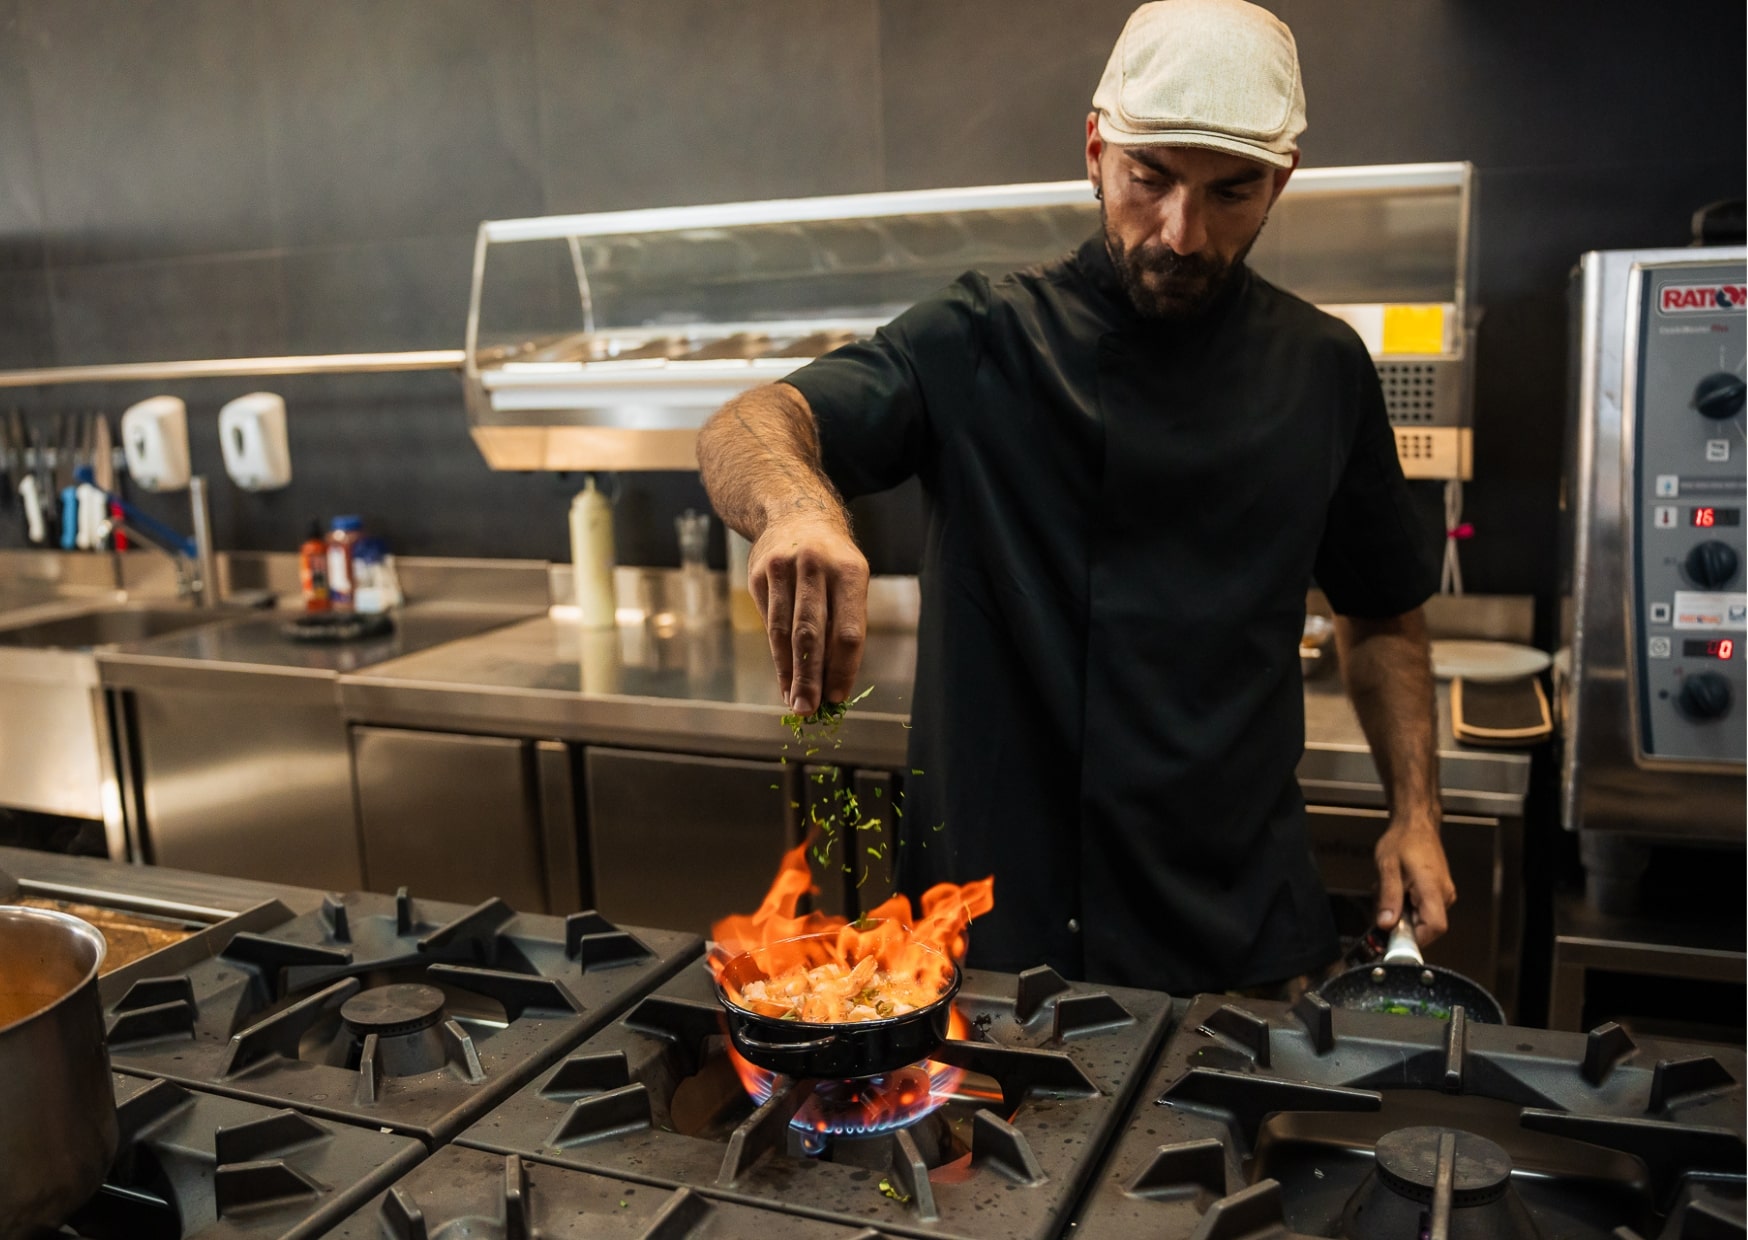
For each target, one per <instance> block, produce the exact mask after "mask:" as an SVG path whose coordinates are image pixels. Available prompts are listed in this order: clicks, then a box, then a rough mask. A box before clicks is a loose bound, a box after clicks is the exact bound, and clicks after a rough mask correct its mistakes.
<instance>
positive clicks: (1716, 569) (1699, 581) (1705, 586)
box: [1686, 538, 1737, 590]
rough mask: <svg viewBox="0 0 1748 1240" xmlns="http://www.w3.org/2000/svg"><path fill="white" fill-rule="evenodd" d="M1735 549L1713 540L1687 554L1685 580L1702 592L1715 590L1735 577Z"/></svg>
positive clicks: (1703, 543) (1708, 540)
mask: <svg viewBox="0 0 1748 1240" xmlns="http://www.w3.org/2000/svg"><path fill="white" fill-rule="evenodd" d="M1736 567H1737V560H1736V549H1735V548H1734V547H1732V546H1730V544H1729V543H1723V542H1719V541H1718V540H1717V539H1715V538H1711V539H1707V540H1706V541H1705V542H1702V543H1700V544H1699V546H1697V547H1695V548H1694V549H1693V550H1692V551H1689V552H1688V553H1687V564H1686V568H1687V579H1688V580H1689V581H1691V582H1693V584H1694V585H1696V586H1698V587H1700V588H1701V589H1702V590H1716V589H1719V588H1721V587H1723V586H1727V585H1729V584H1730V581H1731V579H1732V578H1734V577H1735V576H1736Z"/></svg>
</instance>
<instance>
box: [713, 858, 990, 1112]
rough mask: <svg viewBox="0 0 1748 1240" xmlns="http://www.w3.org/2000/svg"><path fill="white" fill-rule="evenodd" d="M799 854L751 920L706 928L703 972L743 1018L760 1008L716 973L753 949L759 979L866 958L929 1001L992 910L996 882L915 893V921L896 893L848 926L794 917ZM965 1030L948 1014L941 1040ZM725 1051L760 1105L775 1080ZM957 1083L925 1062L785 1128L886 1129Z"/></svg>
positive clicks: (832, 1099)
mask: <svg viewBox="0 0 1748 1240" xmlns="http://www.w3.org/2000/svg"><path fill="white" fill-rule="evenodd" d="M807 849H808V845H807V844H806V843H803V844H801V845H799V846H798V847H796V848H793V849H791V850H789V851H788V852H787V853H785V854H783V861H782V863H781V865H780V866H779V867H778V869H777V877H776V880H775V881H774V882H773V883H772V884H771V889H770V890H769V891H768V892H766V893H765V898H764V900H763V901H762V902H761V903H760V905H759V907H758V910H757V911H756V912H754V913H751V914H734V915H731V916H728V917H725V918H723V919H722V920H721V921H718V922H717V923H716V924H715V925H714V926H712V927H711V934H712V937H713V938H714V939H715V946H714V947H713V948H712V949H711V953H710V957H709V964H710V970H711V972H712V974H714V975H715V976H716V977H717V979H718V980H720V981H722V983H723V989H724V990H725V991H726V992H728V994H729V997H730V998H732V999H733V1000H734V1001H735V1002H736V1003H739V1004H741V1005H742V1006H744V1007H747V1008H749V1010H754V1011H757V1010H759V1008H760V1005H759V1003H758V1002H757V1001H751V1002H749V1001H747V1000H745V999H743V998H742V996H741V994H740V992H739V989H738V987H737V986H736V985H735V984H734V981H733V979H732V978H728V979H724V977H723V971H724V969H725V968H726V967H727V966H728V963H729V961H731V960H733V959H734V958H735V957H737V956H740V955H742V954H744V953H747V952H754V951H757V952H759V953H760V955H759V965H760V967H759V969H758V972H760V973H762V974H764V975H765V976H766V977H775V976H778V975H786V974H788V973H790V972H791V971H792V970H795V969H798V968H799V969H811V968H815V967H817V966H819V965H822V964H828V963H837V964H841V965H844V966H846V967H851V968H853V967H854V966H855V965H856V964H857V963H858V962H860V961H862V960H864V959H865V958H867V957H870V956H872V957H874V958H875V959H876V960H877V961H878V962H879V967H881V968H882V969H884V970H885V971H886V973H887V975H888V976H889V977H893V978H898V979H902V980H904V981H906V982H908V983H909V984H910V985H911V986H913V987H914V988H915V989H916V990H917V991H919V992H921V993H922V994H925V995H929V994H938V993H939V992H940V991H941V990H942V989H944V988H945V986H946V984H947V982H948V978H949V975H950V974H951V971H952V969H953V967H954V966H955V965H956V964H957V963H958V962H959V961H960V960H963V959H964V957H965V951H966V948H967V947H968V946H969V944H968V941H967V938H966V930H967V928H968V927H969V925H970V923H971V920H972V918H974V917H980V916H982V915H983V914H984V913H987V912H989V910H990V909H992V908H994V907H995V879H994V878H993V877H990V878H985V879H982V880H980V881H977V882H971V883H963V884H958V883H938V884H936V885H935V886H933V887H931V888H929V889H928V890H927V891H926V892H924V893H923V897H922V916H921V917H915V916H913V914H912V910H911V905H910V901H909V900H908V899H906V898H905V897H904V896H902V895H895V896H893V897H892V898H891V899H889V900H887V901H885V902H884V903H882V904H881V905H879V907H877V908H874V909H872V910H870V911H869V912H868V913H866V914H865V915H864V916H863V917H862V918H860V919H859V920H857V921H853V922H852V921H850V920H848V919H847V918H844V917H837V916H831V915H828V914H825V913H821V912H818V911H814V912H810V913H807V914H806V915H804V916H797V915H796V911H795V910H796V907H797V905H799V904H800V902H801V898H802V897H803V896H805V895H809V894H812V893H814V892H816V891H817V890H818V888H816V887H815V886H814V884H813V875H812V873H811V872H810V871H809V869H808V866H807ZM834 932H835V933H834ZM771 1014H772V1015H775V1014H777V1013H775V1012H773V1013H771ZM969 1031H970V1025H969V1023H968V1022H967V1021H966V1019H965V1017H964V1015H963V1014H962V1013H961V1012H960V1011H959V1010H958V1008H957V1007H954V1008H953V1009H952V1011H951V1013H950V1014H949V1017H948V1028H947V1036H948V1037H949V1038H964V1037H965V1036H966V1035H967V1033H969ZM728 1052H729V1056H730V1059H731V1060H732V1062H733V1064H734V1069H735V1072H736V1073H737V1074H738V1075H739V1076H740V1080H741V1084H742V1085H743V1086H744V1087H745V1088H746V1091H747V1093H748V1094H749V1095H750V1096H751V1097H753V1098H754V1099H755V1100H757V1101H759V1102H763V1101H764V1100H765V1099H767V1098H769V1097H770V1096H771V1092H772V1090H773V1089H774V1088H775V1085H776V1080H775V1077H774V1076H773V1075H772V1074H771V1073H769V1072H767V1071H765V1070H764V1069H763V1068H760V1067H758V1066H757V1065H755V1064H752V1063H749V1062H747V1061H746V1060H745V1059H744V1058H742V1057H741V1056H740V1054H738V1053H737V1052H736V1051H735V1049H734V1047H733V1046H730V1047H729V1048H728ZM963 1075H964V1073H963V1072H961V1071H960V1070H959V1069H957V1068H954V1067H952V1066H950V1065H948V1064H943V1063H939V1062H937V1061H935V1060H932V1059H931V1060H926V1061H925V1062H924V1063H922V1064H920V1065H916V1066H914V1067H911V1068H904V1069H900V1070H899V1071H897V1072H894V1073H889V1074H887V1075H886V1076H885V1077H883V1078H872V1079H871V1080H869V1081H866V1082H859V1083H854V1084H853V1086H852V1087H849V1088H835V1087H834V1088H832V1089H830V1090H829V1091H823V1092H816V1093H815V1095H814V1096H813V1097H811V1098H810V1099H809V1100H808V1102H807V1103H806V1104H805V1105H804V1106H803V1108H802V1109H801V1110H800V1111H799V1112H797V1114H796V1117H795V1119H794V1121H793V1123H794V1124H795V1126H796V1127H798V1128H803V1129H807V1128H812V1129H815V1130H817V1131H818V1132H819V1133H822V1134H823V1133H827V1132H831V1131H853V1132H869V1131H874V1130H877V1129H884V1128H888V1127H893V1126H896V1125H898V1124H901V1123H907V1122H909V1121H910V1120H912V1119H915V1118H917V1117H918V1116H921V1115H924V1114H927V1113H928V1112H929V1111H932V1110H934V1109H935V1108H936V1107H938V1106H939V1105H940V1104H941V1103H942V1102H944V1101H945V1100H946V1098H947V1096H948V1095H950V1094H951V1093H952V1092H953V1091H954V1089H955V1088H956V1087H957V1086H958V1084H959V1080H960V1078H961V1077H962V1076H963Z"/></svg>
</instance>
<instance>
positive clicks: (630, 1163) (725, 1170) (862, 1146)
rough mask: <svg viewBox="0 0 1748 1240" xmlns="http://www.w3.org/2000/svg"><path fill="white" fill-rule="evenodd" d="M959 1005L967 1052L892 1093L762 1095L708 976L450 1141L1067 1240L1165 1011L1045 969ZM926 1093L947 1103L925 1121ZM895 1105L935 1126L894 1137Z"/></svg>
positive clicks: (856, 1213)
mask: <svg viewBox="0 0 1748 1240" xmlns="http://www.w3.org/2000/svg"><path fill="white" fill-rule="evenodd" d="M956 1002H957V1004H958V1006H959V1008H960V1009H961V1011H962V1013H963V1015H964V1017H965V1019H966V1021H967V1023H968V1025H969V1028H970V1029H971V1031H972V1037H971V1038H969V1039H966V1040H949V1041H948V1042H946V1043H945V1044H944V1045H943V1046H942V1048H941V1049H940V1050H939V1051H938V1052H937V1053H936V1055H935V1058H934V1059H932V1060H929V1061H928V1063H927V1065H926V1066H925V1065H914V1066H912V1067H910V1068H906V1069H901V1070H899V1071H898V1072H895V1073H891V1074H888V1076H887V1078H886V1079H884V1080H877V1079H863V1080H860V1081H830V1082H822V1081H791V1080H788V1079H786V1078H781V1077H777V1078H768V1077H767V1078H766V1081H767V1082H768V1084H766V1085H765V1086H763V1087H762V1088H756V1089H755V1092H754V1095H753V1096H750V1097H749V1096H748V1092H747V1089H746V1088H743V1086H742V1082H741V1079H740V1078H739V1077H738V1076H737V1074H736V1070H735V1066H734V1063H733V1062H732V1060H731V1058H730V1056H729V1053H728V1044H727V1039H726V1037H725V1036H724V1033H723V1029H724V1026H723V1021H722V1009H721V1007H720V1005H719V1004H718V1003H717V1001H716V996H715V991H714V989H713V987H712V985H711V980H710V977H709V975H708V973H707V972H706V971H705V970H704V969H687V970H685V971H683V972H682V973H681V974H680V975H679V976H677V977H675V978H674V979H673V980H672V981H670V982H668V983H666V984H665V985H663V986H662V987H661V988H660V989H659V990H657V991H656V992H655V993H653V994H651V995H649V996H648V997H646V998H644V999H643V1000H641V1001H640V1002H639V1003H637V1004H636V1005H635V1006H634V1007H633V1008H632V1009H631V1010H630V1011H628V1012H627V1013H626V1014H625V1016H624V1017H623V1018H622V1019H620V1020H619V1021H617V1022H615V1023H614V1024H612V1025H610V1026H608V1027H607V1028H606V1029H603V1030H601V1031H600V1032H599V1033H597V1034H595V1035H593V1036H592V1037H590V1038H589V1040H587V1041H586V1042H584V1043H583V1044H582V1045H581V1046H579V1047H578V1048H577V1049H576V1050H575V1051H574V1052H572V1054H571V1055H570V1056H568V1057H567V1058H566V1059H565V1060H564V1061H563V1062H561V1063H560V1064H559V1065H558V1066H557V1067H556V1068H554V1069H552V1070H551V1071H549V1072H547V1073H545V1074H544V1075H543V1076H541V1077H540V1078H538V1079H537V1080H535V1081H534V1083H533V1084H531V1085H529V1086H528V1087H527V1088H525V1089H523V1090H522V1091H521V1092H520V1093H518V1094H517V1095H516V1096H515V1097H513V1098H511V1099H510V1100H509V1101H507V1102H505V1103H504V1104H503V1105H501V1106H499V1107H498V1108H497V1109H496V1110H494V1111H492V1112H491V1114H489V1115H487V1116H486V1117H485V1118H484V1119H483V1120H481V1121H480V1122H479V1123H478V1124H476V1125H474V1126H473V1127H472V1128H470V1129H468V1130H467V1131H466V1132H464V1133H462V1134H461V1135H460V1136H459V1137H457V1138H456V1143H457V1144H458V1145H464V1146H470V1147H473V1148H475V1149H483V1150H491V1151H494V1152H497V1153H500V1154H518V1155H521V1156H522V1157H523V1158H525V1159H531V1160H535V1161H539V1162H545V1163H552V1164H556V1165H562V1166H566V1167H574V1168H579V1169H582V1170H586V1171H590V1172H593V1173H595V1174H598V1175H609V1176H624V1177H628V1178H635V1179H639V1180H642V1181H644V1182H646V1183H656V1184H664V1185H670V1186H674V1187H682V1186H690V1187H692V1188H693V1189H694V1190H695V1191H697V1192H699V1193H702V1194H705V1195H706V1196H708V1197H711V1198H715V1199H718V1200H728V1201H734V1202H738V1203H741V1204H744V1205H753V1206H759V1207H762V1208H766V1209H775V1210H782V1211H785V1212H788V1213H792V1214H797V1215H807V1216H810V1217H812V1218H815V1219H823V1220H827V1221H832V1222H838V1223H853V1224H856V1225H859V1226H873V1227H875V1228H877V1229H878V1230H879V1232H880V1234H882V1235H888V1236H923V1237H932V1238H935V1240H974V1238H976V1237H983V1236H990V1235H1000V1236H1003V1237H1013V1238H1014V1240H1046V1238H1048V1237H1054V1236H1057V1235H1058V1234H1060V1232H1061V1229H1062V1227H1063V1226H1064V1224H1065V1223H1066V1222H1067V1217H1068V1212H1069V1210H1070V1209H1072V1207H1073V1204H1074V1202H1075V1200H1076V1199H1077V1197H1078V1196H1079V1194H1080V1191H1081V1188H1082V1186H1083V1185H1084V1184H1085V1183H1086V1180H1087V1178H1088V1177H1089V1176H1091V1175H1092V1173H1093V1170H1094V1167H1095V1165H1096V1156H1097V1151H1098V1150H1099V1149H1100V1148H1102V1146H1103V1144H1104V1141H1105V1139H1106V1137H1107V1135H1108V1134H1109V1132H1110V1131H1111V1128H1112V1126H1113V1125H1114V1124H1115V1123H1116V1122H1117V1120H1118V1117H1119V1116H1120V1115H1121V1114H1122V1111H1123V1108H1124V1107H1125V1106H1126V1105H1127V1104H1126V1099H1127V1098H1128V1097H1129V1096H1130V1094H1131V1092H1132V1091H1133V1090H1134V1089H1135V1087H1136V1086H1137V1084H1138V1083H1139V1081H1140V1079H1141V1076H1142V1074H1143V1073H1144V1071H1145V1069H1146V1065H1147V1063H1148V1062H1149V1060H1150V1059H1151V1057H1152V1055H1153V1053H1154V1050H1155V1048H1156V1047H1157V1046H1158V1043H1159V1039H1160V1038H1161V1037H1162V1036H1163V1034H1164V1032H1165V1029H1166V1027H1167V1025H1168V1023H1169V1020H1170V999H1169V998H1168V997H1167V996H1165V995H1162V994H1157V993H1152V992H1148V991H1138V990H1117V989H1112V990H1109V991H1105V990H1096V989H1093V988H1091V987H1087V986H1081V985H1070V984H1069V983H1068V982H1065V981H1063V980H1062V979H1061V978H1060V977H1058V976H1056V974H1054V973H1053V972H1052V971H1051V970H1049V969H1034V970H1030V971H1028V972H1027V973H1025V974H1022V975H1020V976H1019V977H1015V976H1012V975H1003V974H993V973H980V972H977V971H975V970H972V971H967V972H966V973H965V975H964V983H963V985H962V987H961V989H960V992H959V996H958V999H957V1000H956ZM937 1065H938V1066H939V1067H940V1068H942V1069H944V1070H950V1077H937V1073H936V1067H937ZM949 1080H950V1081H951V1083H950V1084H945V1085H944V1084H943V1083H942V1082H944V1081H949ZM925 1092H926V1093H929V1094H935V1093H939V1094H940V1095H941V1096H940V1097H939V1099H938V1102H937V1100H935V1099H929V1102H930V1103H932V1104H934V1105H929V1106H928V1107H927V1108H926V1109H924V1108H922V1107H917V1103H918V1102H919V1098H920V1095H922V1094H924V1093H925ZM906 1093H909V1094H910V1095H911V1100H910V1102H909V1103H905V1102H904V1101H903V1099H904V1095H905V1094H906ZM893 1101H896V1102H897V1103H899V1104H900V1105H899V1109H900V1110H902V1109H904V1108H905V1107H914V1108H916V1109H917V1110H918V1111H919V1112H921V1113H920V1114H917V1115H910V1116H908V1117H906V1118H904V1119H900V1118H899V1117H898V1115H897V1114H896V1113H895V1112H894V1111H893V1110H892V1109H891V1108H889V1107H888V1106H887V1104H888V1103H889V1102H893ZM871 1103H872V1104H874V1105H873V1106H872V1108H871V1107H870V1104H871ZM871 1111H872V1113H873V1116H874V1118H872V1119H870V1113H871ZM821 1122H823V1123H824V1124H825V1126H826V1131H825V1132H824V1133H823V1134H822V1132H821V1130H820V1127H819V1124H820V1123H821ZM839 1130H841V1131H839ZM803 1185H805V1188H803V1187H802V1186H803ZM1087 1234H1094V1235H1097V1234H1102V1233H1097V1232H1093V1233H1087Z"/></svg>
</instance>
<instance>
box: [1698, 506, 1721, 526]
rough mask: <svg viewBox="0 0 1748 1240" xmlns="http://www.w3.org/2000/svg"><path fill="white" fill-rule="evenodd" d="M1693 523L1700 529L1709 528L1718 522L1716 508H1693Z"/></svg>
mask: <svg viewBox="0 0 1748 1240" xmlns="http://www.w3.org/2000/svg"><path fill="white" fill-rule="evenodd" d="M1693 523H1694V524H1695V525H1697V526H1699V527H1700V528H1701V529H1710V528H1711V527H1712V526H1714V525H1716V524H1717V523H1718V510H1717V509H1716V508H1695V509H1694V510H1693Z"/></svg>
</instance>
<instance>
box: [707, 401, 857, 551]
mask: <svg viewBox="0 0 1748 1240" xmlns="http://www.w3.org/2000/svg"><path fill="white" fill-rule="evenodd" d="M698 470H699V474H700V476H701V477H702V478H703V481H704V489H705V490H706V491H707V492H708V493H709V495H710V502H711V503H712V504H714V505H715V506H716V511H717V513H718V514H719V515H720V516H721V517H722V519H723V521H724V522H725V523H726V524H728V525H729V526H730V527H731V528H733V529H735V530H737V531H738V532H739V533H741V534H742V535H743V536H745V537H746V538H748V539H750V540H752V541H754V542H757V541H758V539H759V537H760V535H762V534H763V533H764V532H765V527H766V526H767V525H769V524H771V522H773V521H775V520H779V519H781V518H783V517H785V516H791V515H806V516H810V517H814V518H823V519H825V520H828V521H831V522H834V523H836V524H838V525H841V526H842V527H843V528H844V529H845V530H846V531H847V530H848V529H849V518H848V515H847V514H846V512H845V510H844V502H843V500H842V499H841V498H840V497H839V496H838V493H837V491H836V489H835V488H833V486H832V484H831V482H830V480H828V479H827V478H826V476H825V474H824V473H823V472H822V471H821V469H820V456H819V432H818V430H817V429H816V428H815V425H814V420H813V411H812V410H811V409H809V408H808V405H807V399H806V397H804V396H802V395H801V393H800V392H798V391H797V390H796V389H794V388H792V387H790V386H789V385H788V384H784V383H769V384H766V385H765V386H763V387H758V388H754V389H752V390H751V391H748V392H743V393H742V394H741V395H739V396H737V397H735V398H734V399H733V400H731V401H729V402H728V403H727V404H726V405H724V406H723V407H722V408H721V409H719V410H717V411H716V413H715V414H713V415H712V416H711V418H710V420H709V421H708V422H707V423H705V425H704V428H703V430H701V431H699V432H698Z"/></svg>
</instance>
